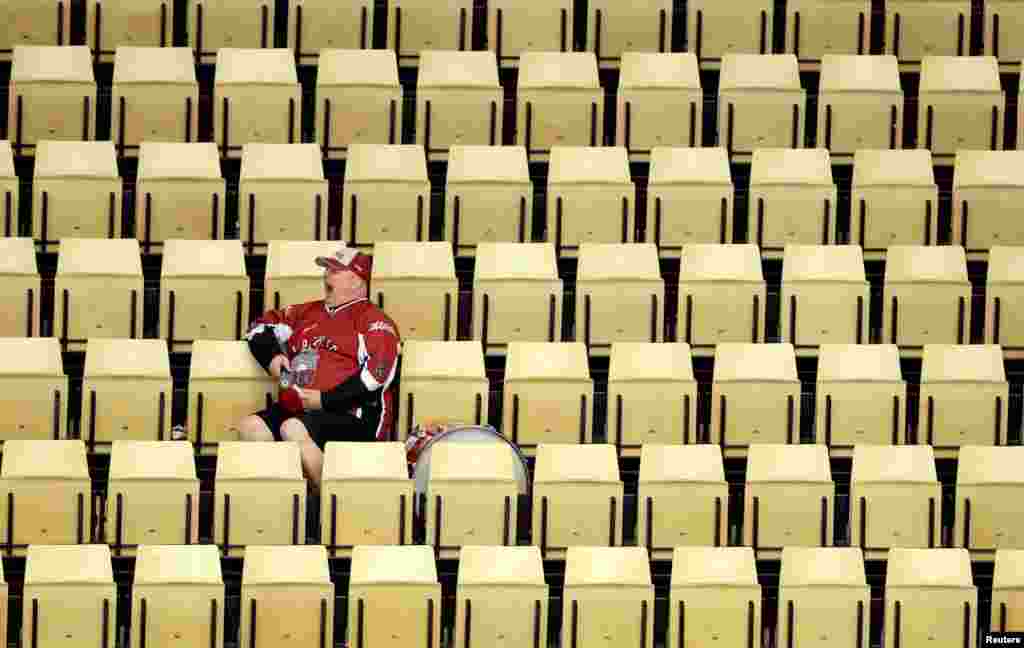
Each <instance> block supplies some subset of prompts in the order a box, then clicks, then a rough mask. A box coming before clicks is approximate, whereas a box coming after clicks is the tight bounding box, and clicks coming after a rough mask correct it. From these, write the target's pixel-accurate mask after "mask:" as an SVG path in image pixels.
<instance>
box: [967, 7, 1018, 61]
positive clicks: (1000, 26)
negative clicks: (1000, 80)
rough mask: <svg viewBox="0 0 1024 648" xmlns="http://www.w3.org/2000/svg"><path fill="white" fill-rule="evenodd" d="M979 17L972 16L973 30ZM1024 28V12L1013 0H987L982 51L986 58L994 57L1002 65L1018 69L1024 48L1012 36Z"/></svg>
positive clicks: (982, 28) (983, 21)
mask: <svg viewBox="0 0 1024 648" xmlns="http://www.w3.org/2000/svg"><path fill="white" fill-rule="evenodd" d="M977 20H978V16H976V15H974V14H972V15H971V29H974V28H975V26H976V22H975V21H977ZM1022 26H1024V12H1022V11H1021V7H1020V5H1018V4H1017V3H1016V2H1013V1H1012V0H1010V1H1007V0H985V16H984V18H983V19H982V24H981V32H982V36H981V50H982V53H983V54H985V55H986V56H994V57H995V58H997V59H998V60H999V63H1000V64H1005V65H1007V66H1012V67H1013V68H1016V67H1017V64H1018V63H1019V62H1020V60H1021V58H1024V48H1022V47H1021V46H1020V44H1019V43H1018V42H1017V40H1016V39H1015V38H1010V37H1009V36H1010V35H1011V34H1015V33H1017V32H1018V31H1019V30H1020V28H1021V27H1022Z"/></svg>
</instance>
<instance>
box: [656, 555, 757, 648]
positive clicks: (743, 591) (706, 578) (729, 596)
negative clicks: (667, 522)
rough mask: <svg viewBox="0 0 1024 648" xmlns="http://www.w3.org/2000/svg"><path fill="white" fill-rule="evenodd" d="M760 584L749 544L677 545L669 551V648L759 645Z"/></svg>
mask: <svg viewBox="0 0 1024 648" xmlns="http://www.w3.org/2000/svg"><path fill="white" fill-rule="evenodd" d="M760 636H761V585H760V584H759V583H758V581H757V566H756V563H755V560H754V550H753V549H751V548H750V547H676V548H675V549H674V550H673V551H672V589H671V594H670V598H669V614H668V641H669V643H668V644H666V645H667V646H669V648H695V647H696V646H706V645H709V644H711V643H712V642H717V641H721V642H722V643H723V645H724V643H725V642H726V641H728V642H730V643H731V644H732V645H737V646H747V645H750V644H751V643H754V645H757V644H756V642H757V641H759V638H760Z"/></svg>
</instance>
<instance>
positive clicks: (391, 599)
mask: <svg viewBox="0 0 1024 648" xmlns="http://www.w3.org/2000/svg"><path fill="white" fill-rule="evenodd" d="M346 627H347V628H348V636H347V637H346V639H347V641H348V645H350V646H358V645H359V644H363V645H364V646H373V647H374V648H377V647H378V646H380V647H381V648H407V647H408V646H423V648H439V647H440V645H441V585H440V583H439V582H438V580H437V566H436V565H435V564H434V551H433V549H432V548H431V547H428V546H426V545H415V546H408V547H356V548H354V549H353V550H352V572H351V577H350V579H349V588H348V623H347V624H346Z"/></svg>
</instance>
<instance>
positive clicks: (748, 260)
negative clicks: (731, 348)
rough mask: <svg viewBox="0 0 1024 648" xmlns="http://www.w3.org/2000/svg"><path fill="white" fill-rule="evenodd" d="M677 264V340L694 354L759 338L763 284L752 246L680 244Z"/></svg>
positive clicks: (764, 298)
mask: <svg viewBox="0 0 1024 648" xmlns="http://www.w3.org/2000/svg"><path fill="white" fill-rule="evenodd" d="M680 263H681V265H680V270H679V312H678V313H677V318H676V322H677V324H676V327H677V331H676V336H675V337H676V339H677V340H679V341H680V342H686V343H687V344H689V345H690V348H691V349H692V350H693V352H694V354H695V355H697V354H700V355H709V354H713V353H714V348H715V345H717V344H721V343H723V342H752V343H755V344H756V343H757V342H758V341H764V339H765V327H766V326H767V325H766V323H765V322H766V320H765V316H766V308H767V288H766V284H765V280H764V274H763V273H762V270H761V255H760V253H759V251H758V248H757V246H756V245H751V244H741V243H737V244H731V243H730V244H725V245H710V244H692V243H691V244H686V245H683V249H682V254H681V262H680ZM747 304H752V307H748V306H747ZM748 314H749V315H748Z"/></svg>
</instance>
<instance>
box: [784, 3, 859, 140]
mask: <svg viewBox="0 0 1024 648" xmlns="http://www.w3.org/2000/svg"><path fill="white" fill-rule="evenodd" d="M871 18H872V16H871V2H870V0H853V1H850V0H793V1H792V2H788V3H787V4H786V45H785V47H783V50H784V51H786V52H792V53H793V54H794V55H795V56H796V57H797V59H798V60H799V61H800V63H801V64H804V63H806V64H809V67H811V69H813V67H814V64H816V63H822V64H823V65H822V68H824V60H823V59H825V58H826V57H828V56H834V55H843V54H869V53H870V51H871ZM819 123H820V122H819ZM819 141H820V140H819Z"/></svg>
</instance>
